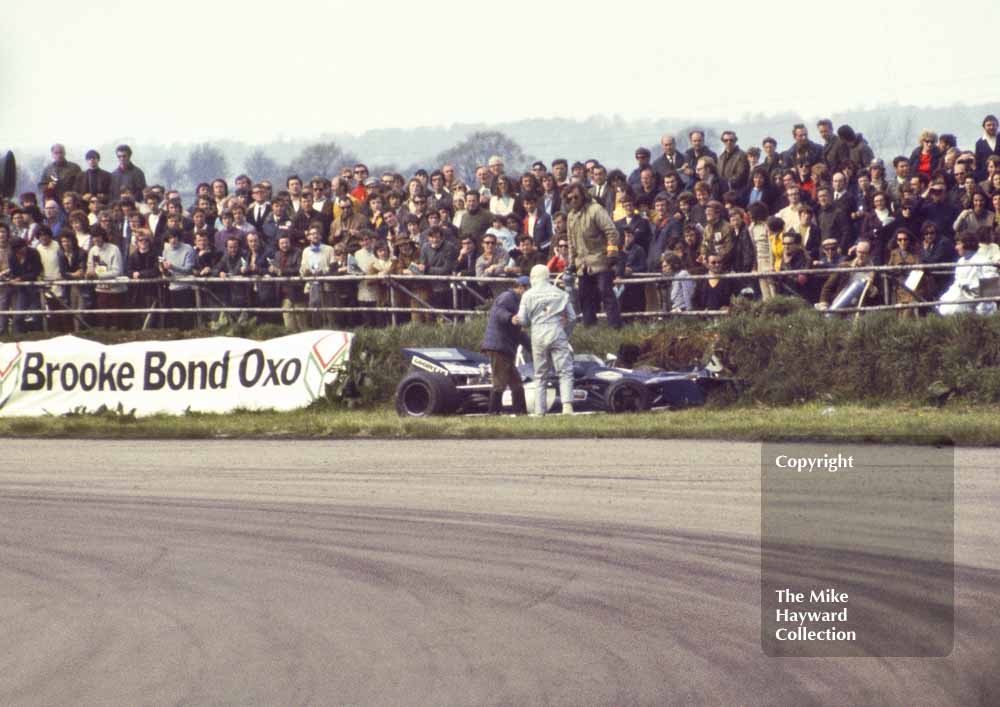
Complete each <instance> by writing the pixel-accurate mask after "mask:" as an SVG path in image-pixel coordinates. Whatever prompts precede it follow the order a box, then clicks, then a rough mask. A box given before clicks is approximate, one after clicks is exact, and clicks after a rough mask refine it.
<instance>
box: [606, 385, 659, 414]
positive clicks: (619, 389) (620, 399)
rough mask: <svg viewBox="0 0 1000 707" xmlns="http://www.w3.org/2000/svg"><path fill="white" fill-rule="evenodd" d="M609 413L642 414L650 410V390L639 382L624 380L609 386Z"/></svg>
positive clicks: (607, 397)
mask: <svg viewBox="0 0 1000 707" xmlns="http://www.w3.org/2000/svg"><path fill="white" fill-rule="evenodd" d="M606 399H607V403H608V412H614V413H619V412H642V411H643V410H648V409H649V390H648V389H647V388H646V386H645V385H643V384H642V383H640V382H639V381H634V380H630V379H628V378H622V379H621V380H616V381H615V382H614V383H612V384H611V385H609V386H608V392H607V394H606Z"/></svg>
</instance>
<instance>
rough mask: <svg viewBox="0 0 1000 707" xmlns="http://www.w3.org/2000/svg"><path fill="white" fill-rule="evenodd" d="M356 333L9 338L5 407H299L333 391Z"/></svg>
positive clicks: (149, 410)
mask: <svg viewBox="0 0 1000 707" xmlns="http://www.w3.org/2000/svg"><path fill="white" fill-rule="evenodd" d="M351 337H352V335H351V334H349V333H347V332H342V331H310V332H304V333H301V334H293V335H291V336H284V337H281V338H279V339H271V340H269V341H251V340H249V339H238V338H232V337H213V338H209V339H188V340H184V341H142V342H133V343H129V344H118V345H116V346H104V345H103V344H98V343H95V342H93V341H88V340H86V339H80V338H77V337H75V336H60V337H56V338H54V339H47V340H44V341H22V342H14V343H8V344H2V345H0V416H3V417H14V416H32V415H47V414H51V415H60V414H63V413H67V412H72V411H79V410H86V411H94V410H97V409H98V408H100V407H101V406H102V405H104V406H107V407H108V408H117V407H118V405H119V404H121V406H122V407H123V408H124V410H125V411H126V412H129V411H131V410H135V414H136V415H154V414H157V413H169V414H183V413H185V412H188V411H190V412H229V411H231V410H234V409H237V408H241V409H246V410H267V409H271V410H294V409H296V408H301V407H304V406H306V405H309V404H310V403H311V402H313V401H314V400H316V399H317V398H319V397H321V396H323V394H324V392H325V386H326V384H327V383H332V382H333V381H334V380H336V377H337V374H338V372H339V370H340V369H341V367H342V366H343V365H344V364H346V363H347V361H348V357H349V355H350V350H351Z"/></svg>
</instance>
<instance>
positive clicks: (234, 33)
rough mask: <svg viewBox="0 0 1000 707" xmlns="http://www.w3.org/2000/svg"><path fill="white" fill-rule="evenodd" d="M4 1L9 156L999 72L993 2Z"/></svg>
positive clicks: (966, 87) (733, 103)
mask: <svg viewBox="0 0 1000 707" xmlns="http://www.w3.org/2000/svg"><path fill="white" fill-rule="evenodd" d="M9 3H10V0H8V2H7V3H5V10H6V12H5V13H4V18H5V19H6V20H13V22H12V23H11V24H9V25H8V26H7V27H5V28H4V29H5V31H4V33H3V42H2V43H0V86H2V87H3V93H4V98H5V100H4V107H3V110H2V111H0V136H2V141H3V142H5V143H7V144H6V145H0V148H6V147H33V148H34V147H37V146H40V145H46V146H47V145H48V144H50V143H52V142H54V141H61V142H65V143H67V144H69V145H77V146H81V147H82V146H83V145H89V144H91V143H94V144H97V143H101V142H105V141H109V140H113V139H116V138H125V137H127V138H130V139H132V140H135V141H137V142H147V141H148V142H161V143H173V142H194V141H200V140H211V139H214V138H220V137H230V138H235V139H241V140H245V141H248V142H269V141H271V140H274V139H277V138H279V137H281V136H285V137H296V138H308V137H311V136H315V135H319V134H320V133H323V132H353V133H360V132H364V131H365V130H366V129H370V128H386V127H399V128H411V127H417V126H424V125H450V124H452V123H460V122H480V121H481V122H500V121H508V120H517V119H524V118H547V117H565V118H586V117H588V116H591V115H596V114H606V115H613V114H620V115H622V116H623V117H625V118H626V119H632V118H666V117H673V116H678V117H680V116H685V117H695V118H700V119H705V120H713V119H719V120H725V119H726V118H732V119H738V118H740V117H741V116H743V115H744V114H746V113H757V112H764V113H776V112H783V111H787V110H791V111H796V112H799V113H801V114H802V115H803V116H805V117H807V118H811V117H815V116H818V115H819V114H822V113H835V112H837V111H839V110H845V109H849V108H861V107H874V106H876V105H879V104H885V103H889V102H893V101H899V102H901V103H915V104H917V105H935V104H945V105H948V104H952V103H956V102H962V103H977V102H985V101H991V100H993V99H995V98H997V97H998V96H997V94H998V91H997V90H996V88H995V87H996V85H997V79H998V78H1000V68H997V67H996V64H995V61H994V59H993V54H994V49H993V46H992V42H991V41H989V40H988V39H987V37H988V35H987V34H985V33H984V32H983V31H981V29H980V27H981V26H983V27H989V26H992V25H991V20H990V11H991V9H992V8H991V5H990V3H983V2H976V3H973V2H967V1H966V0H950V1H949V2H941V1H940V0H936V1H933V2H932V1H929V0H908V1H907V2H898V1H897V0H892V1H891V2H876V1H874V0H863V1H861V0H841V1H840V2H830V3H816V2H802V0H776V1H774V2H756V3H753V2H742V1H737V2H731V1H727V0H721V1H718V2H714V3H698V2H689V3H683V4H673V3H665V2H663V1H662V0H629V1H628V2H597V3H573V4H572V8H571V9H570V8H566V7H564V6H565V5H566V3H556V2H540V1H539V0H504V1H502V2H492V3H422V2H401V1H398V0H382V2H369V3H364V2H357V0H354V1H353V2H340V1H337V0H334V1H330V2H322V1H321V2H313V3H307V4H300V3H282V2H280V0H279V1H278V2H260V1H259V0H244V1H243V2H239V3H232V4H230V3H222V2H211V0H198V1H193V0H173V1H172V2H165V3H137V2H134V1H132V2H124V1H121V0H118V1H113V0H92V2H90V3H82V4H81V3H80V2H78V0H73V1H72V2H71V1H70V0H46V2H37V1H35V0H31V1H30V2H29V1H26V0H13V7H10V6H9ZM154 8H155V9H154ZM235 8H239V10H236V9H235ZM365 8H372V10H369V11H368V12H366V11H365ZM820 8H822V11H821V10H820ZM942 18H944V20H945V21H942ZM977 18H978V19H977ZM967 38H968V39H967Z"/></svg>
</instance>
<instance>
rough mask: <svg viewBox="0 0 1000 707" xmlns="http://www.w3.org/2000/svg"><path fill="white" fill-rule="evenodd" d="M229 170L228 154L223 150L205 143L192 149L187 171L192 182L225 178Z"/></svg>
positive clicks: (198, 182)
mask: <svg viewBox="0 0 1000 707" xmlns="http://www.w3.org/2000/svg"><path fill="white" fill-rule="evenodd" d="M227 170H228V165H227V164H226V156H225V155H224V154H223V152H222V150H220V149H219V148H217V147H214V146H213V145H210V144H208V143H203V144H201V145H198V146H196V147H195V148H194V149H193V150H191V154H190V155H189V156H188V166H187V169H186V170H185V171H186V172H187V176H188V179H190V180H191V183H192V184H200V183H201V182H211V181H212V180H213V179H225V178H226V173H227Z"/></svg>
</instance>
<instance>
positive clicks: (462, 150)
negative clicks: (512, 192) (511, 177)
mask: <svg viewBox="0 0 1000 707" xmlns="http://www.w3.org/2000/svg"><path fill="white" fill-rule="evenodd" d="M493 155H499V156H500V157H501V158H503V161H504V166H505V167H506V169H507V172H508V173H510V174H516V173H518V172H522V171H524V170H525V169H526V168H527V167H528V165H530V164H531V162H532V159H533V158H532V157H531V156H529V155H526V154H525V153H524V150H522V149H521V146H520V145H518V144H517V143H516V142H515V141H514V140H513V139H512V138H510V137H509V136H508V135H505V134H504V133H501V132H497V131H491V132H479V133H473V134H472V135H470V136H469V137H467V138H466V139H465V140H463V141H462V142H460V143H458V144H457V145H455V146H454V147H451V148H449V149H447V150H445V151H444V152H442V153H440V154H439V155H438V156H437V157H435V158H434V165H435V167H440V166H441V165H444V164H451V165H454V167H455V172H456V173H457V174H458V177H459V179H461V180H462V181H464V182H465V183H466V184H472V183H473V181H474V180H475V176H476V168H477V167H479V166H481V165H485V164H486V163H487V161H488V160H489V159H490V157H492V156H493Z"/></svg>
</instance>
